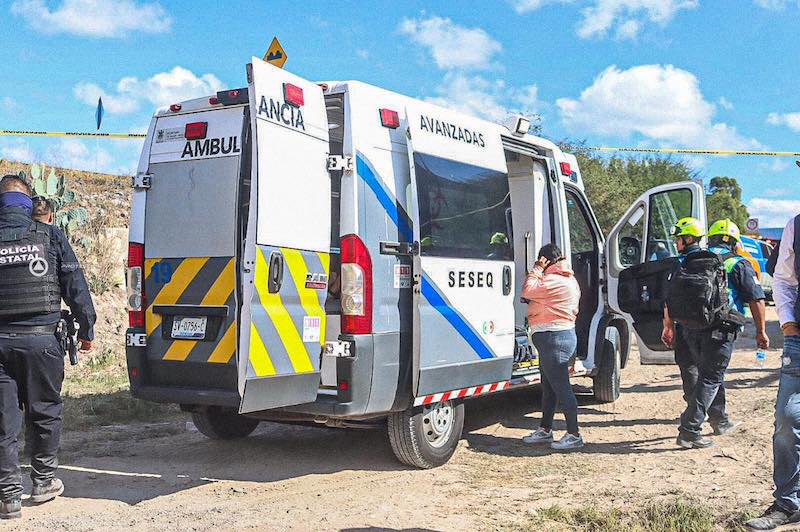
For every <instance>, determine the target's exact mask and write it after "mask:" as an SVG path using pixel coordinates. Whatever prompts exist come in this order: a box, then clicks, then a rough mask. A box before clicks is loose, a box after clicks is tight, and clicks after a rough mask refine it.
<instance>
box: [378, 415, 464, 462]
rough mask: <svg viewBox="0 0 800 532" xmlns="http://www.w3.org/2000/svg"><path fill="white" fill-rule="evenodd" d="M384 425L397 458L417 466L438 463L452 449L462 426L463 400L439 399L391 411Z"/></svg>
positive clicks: (442, 460) (448, 458)
mask: <svg viewBox="0 0 800 532" xmlns="http://www.w3.org/2000/svg"><path fill="white" fill-rule="evenodd" d="M387 428H388V431H389V442H390V443H391V444H392V450H393V451H394V454H395V456H397V459H398V460H400V461H401V462H403V463H404V464H406V465H410V466H412V467H417V468H420V469H431V468H434V467H439V466H440V465H443V464H445V463H447V461H448V460H450V457H451V456H453V453H455V452H456V447H457V446H458V441H459V440H460V439H461V432H462V431H463V430H464V404H463V403H459V404H454V403H453V402H452V401H443V402H440V403H436V404H432V405H428V406H423V407H417V408H409V409H408V410H405V411H403V412H393V413H391V414H389V417H388V419H387Z"/></svg>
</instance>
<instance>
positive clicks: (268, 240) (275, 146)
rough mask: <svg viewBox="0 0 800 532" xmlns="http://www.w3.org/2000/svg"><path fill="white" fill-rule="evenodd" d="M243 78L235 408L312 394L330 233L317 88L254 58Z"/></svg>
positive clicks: (324, 126) (324, 131)
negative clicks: (243, 192) (246, 164)
mask: <svg viewBox="0 0 800 532" xmlns="http://www.w3.org/2000/svg"><path fill="white" fill-rule="evenodd" d="M247 75H248V83H249V97H250V115H251V128H252V132H253V148H252V171H251V176H252V186H251V192H250V212H249V217H248V224H247V232H246V236H245V239H244V249H243V260H242V263H241V279H242V291H243V298H242V299H243V305H242V311H241V320H240V322H241V324H242V326H241V327H240V330H239V352H240V353H241V354H240V357H239V368H238V369H239V392H240V394H241V396H242V402H241V405H240V408H239V410H240V412H242V413H246V412H254V411H257V410H265V409H268V408H276V407H281V406H289V405H297V404H303V403H309V402H313V401H314V400H315V398H316V395H317V390H318V389H319V384H320V371H319V370H320V356H321V352H322V346H324V345H325V311H324V308H325V298H326V296H327V287H328V274H329V264H330V231H331V210H330V209H331V185H330V177H329V175H328V171H327V168H326V164H327V154H328V120H327V115H326V111H325V102H324V98H323V94H322V89H321V88H320V87H319V86H318V85H317V84H315V83H313V82H310V81H307V80H305V79H302V78H300V77H298V76H295V75H294V74H291V73H289V72H286V71H285V70H281V69H279V68H275V67H273V66H271V65H269V64H267V63H265V62H263V61H261V60H259V59H257V58H253V60H252V64H251V65H248V73H247Z"/></svg>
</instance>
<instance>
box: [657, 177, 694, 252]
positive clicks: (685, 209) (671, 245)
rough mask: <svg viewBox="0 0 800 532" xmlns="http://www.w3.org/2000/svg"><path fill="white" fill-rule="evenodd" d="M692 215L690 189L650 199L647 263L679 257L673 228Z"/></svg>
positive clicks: (670, 192)
mask: <svg viewBox="0 0 800 532" xmlns="http://www.w3.org/2000/svg"><path fill="white" fill-rule="evenodd" d="M691 215H692V191H691V190H689V189H685V188H682V189H678V190H669V191H665V192H659V193H657V194H654V195H653V196H651V197H650V219H649V220H648V222H647V249H646V252H647V255H646V259H647V261H657V260H661V259H666V258H668V257H677V256H678V249H677V248H676V247H675V242H674V241H673V238H672V228H673V227H675V224H676V223H677V222H678V220H680V219H681V218H686V217H688V216H691Z"/></svg>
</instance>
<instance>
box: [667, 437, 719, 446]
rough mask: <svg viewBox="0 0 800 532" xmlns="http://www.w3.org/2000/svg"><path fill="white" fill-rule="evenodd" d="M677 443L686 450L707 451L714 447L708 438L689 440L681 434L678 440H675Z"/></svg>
mask: <svg viewBox="0 0 800 532" xmlns="http://www.w3.org/2000/svg"><path fill="white" fill-rule="evenodd" d="M675 443H676V444H678V445H679V446H680V447H683V448H684V449H707V448H709V447H711V446H712V445H714V442H713V441H711V440H709V439H708V438H703V437H700V438H696V439H689V438H686V437H684V436H683V435H681V434H679V435H678V439H677V440H675Z"/></svg>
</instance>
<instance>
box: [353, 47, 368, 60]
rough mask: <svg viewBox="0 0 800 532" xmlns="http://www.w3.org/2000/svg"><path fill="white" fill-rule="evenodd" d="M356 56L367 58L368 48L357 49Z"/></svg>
mask: <svg viewBox="0 0 800 532" xmlns="http://www.w3.org/2000/svg"><path fill="white" fill-rule="evenodd" d="M356 57H358V58H359V59H369V50H365V49H364V48H359V49H357V50H356Z"/></svg>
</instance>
